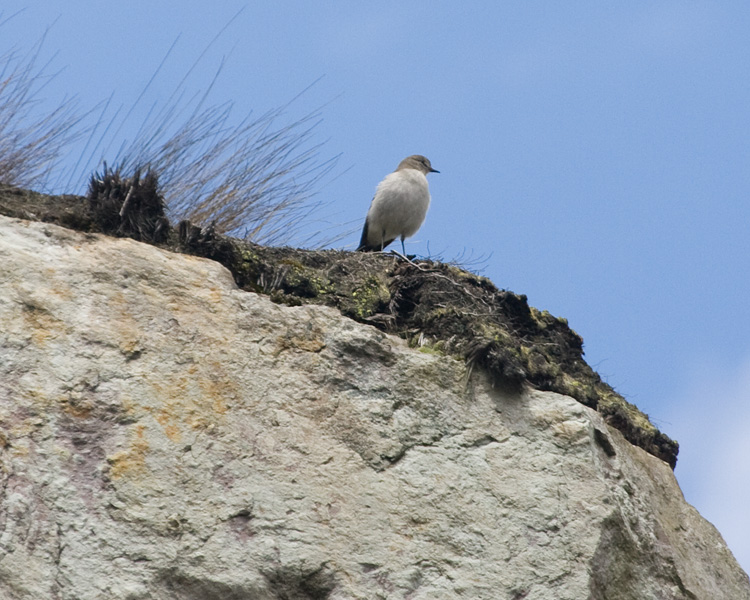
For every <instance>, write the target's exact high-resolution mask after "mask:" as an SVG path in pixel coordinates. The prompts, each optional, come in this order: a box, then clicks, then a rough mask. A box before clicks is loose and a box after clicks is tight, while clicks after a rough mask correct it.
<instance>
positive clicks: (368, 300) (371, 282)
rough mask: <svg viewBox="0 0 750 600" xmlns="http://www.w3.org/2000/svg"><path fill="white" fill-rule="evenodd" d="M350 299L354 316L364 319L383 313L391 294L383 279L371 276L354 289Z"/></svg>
mask: <svg viewBox="0 0 750 600" xmlns="http://www.w3.org/2000/svg"><path fill="white" fill-rule="evenodd" d="M351 299H352V309H353V310H352V312H353V314H354V316H356V317H357V318H359V319H366V318H367V317H370V316H372V315H374V314H376V313H378V312H382V311H383V309H384V308H385V307H386V306H387V305H388V302H389V301H390V299H391V292H390V290H389V289H388V284H387V281H386V279H385V277H383V276H382V275H373V276H371V277H368V278H367V279H365V280H364V281H363V282H362V284H361V285H358V286H357V287H355V288H354V290H353V291H352V293H351Z"/></svg>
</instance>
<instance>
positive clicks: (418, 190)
mask: <svg viewBox="0 0 750 600" xmlns="http://www.w3.org/2000/svg"><path fill="white" fill-rule="evenodd" d="M427 173H440V171H437V170H436V169H433V168H432V165H431V164H430V161H429V160H428V159H427V158H425V157H424V156H422V155H421V154H414V155H413V156H407V157H406V158H405V159H404V160H402V161H401V162H400V163H399V165H398V167H397V168H396V170H395V171H394V172H393V173H391V174H389V175H386V176H385V179H383V181H381V182H380V183H379V184H378V187H377V189H376V190H375V197H374V198H373V199H372V204H370V210H368V211H367V218H366V219H365V226H364V228H363V229H362V239H361V240H360V241H359V247H358V248H357V250H358V251H361V252H371V251H373V250H383V249H384V248H385V247H386V246H387V245H388V244H390V243H391V242H392V241H393V240H395V239H396V238H397V237H400V238H401V250H403V253H404V256H405V255H406V249H405V248H404V238H407V237H411V236H412V235H414V234H415V233H417V230H418V229H419V228H420V227H421V226H422V223H424V218H425V215H426V214H427V208H428V207H429V206H430V189H429V187H428V185H427V177H426V175H427Z"/></svg>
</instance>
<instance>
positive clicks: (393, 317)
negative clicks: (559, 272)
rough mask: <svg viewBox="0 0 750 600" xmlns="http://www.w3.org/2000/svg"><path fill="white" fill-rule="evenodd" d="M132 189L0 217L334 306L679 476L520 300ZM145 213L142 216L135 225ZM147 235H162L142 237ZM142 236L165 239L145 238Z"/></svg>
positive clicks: (14, 198) (668, 446)
mask: <svg viewBox="0 0 750 600" xmlns="http://www.w3.org/2000/svg"><path fill="white" fill-rule="evenodd" d="M135 183H136V182H134V181H132V180H128V179H125V180H123V179H122V178H120V179H119V180H116V181H115V180H113V181H110V182H103V184H102V185H101V186H99V187H97V190H98V191H97V193H96V198H99V197H100V196H101V198H103V199H104V200H103V201H99V200H94V195H93V194H90V196H89V198H81V197H77V196H58V197H50V196H44V195H41V194H36V193H33V192H26V191H23V190H17V189H13V188H8V187H0V213H1V214H6V215H9V216H16V217H22V218H34V219H37V220H43V221H51V222H56V223H59V224H61V225H64V226H67V227H73V228H75V229H79V230H82V231H91V232H95V231H106V232H108V233H110V234H115V235H127V236H129V237H136V239H141V240H144V241H150V242H151V243H157V244H159V245H160V246H162V247H164V248H167V249H170V250H173V251H176V252H183V253H189V254H193V255H197V256H202V257H206V258H210V259H213V260H216V261H218V262H220V263H221V264H223V265H224V266H226V267H227V268H228V269H229V270H230V271H231V272H232V274H233V276H234V279H235V281H236V282H237V285H238V286H240V287H241V288H243V289H245V290H248V291H253V292H258V293H263V294H267V295H269V296H270V297H271V298H272V299H273V300H274V301H276V302H279V303H284V304H288V305H299V304H304V303H312V304H324V305H327V306H332V307H335V308H337V309H339V310H340V311H341V312H342V313H343V314H345V315H347V316H349V317H351V318H353V319H356V320H357V321H360V322H363V323H369V324H371V325H374V326H375V327H378V328H379V329H382V330H383V331H387V332H389V333H392V334H395V335H399V336H401V337H403V338H405V339H407V340H408V341H409V343H410V344H412V345H414V346H421V347H423V348H425V349H428V350H432V351H436V352H443V353H446V354H451V355H455V356H458V357H461V358H462V359H464V360H466V361H467V363H468V364H469V365H470V367H471V368H481V369H484V370H485V371H486V372H487V373H488V374H489V375H490V376H491V377H492V378H493V379H494V381H495V384H496V385H499V386H504V387H506V388H510V389H516V390H520V389H521V388H522V387H523V386H527V385H529V386H532V387H534V388H537V389H540V390H548V391H554V392H559V393H561V394H566V395H569V396H571V397H573V398H575V399H577V400H578V401H579V402H581V403H583V404H585V405H586V406H589V407H591V408H594V409H596V410H598V411H599V412H600V413H601V414H602V415H603V416H604V418H605V419H606V420H607V421H608V422H609V423H610V424H611V425H612V426H614V427H616V428H617V429H619V430H620V431H621V432H622V433H623V435H624V436H625V437H626V438H627V439H628V440H629V441H630V442H632V443H633V444H636V445H638V446H640V447H642V448H643V449H645V450H646V451H648V452H650V453H651V454H653V455H655V456H658V457H659V458H661V459H662V460H664V461H666V462H667V463H669V464H670V465H671V466H672V467H674V466H675V464H676V462H677V452H678V445H677V443H676V442H675V441H673V440H671V439H670V438H669V437H667V436H666V435H664V434H663V433H661V432H660V431H659V430H658V429H657V428H656V427H655V426H654V425H653V424H652V423H651V422H650V421H649V419H648V417H647V416H646V415H644V414H643V413H641V412H640V411H639V410H638V409H637V408H636V407H635V406H633V405H632V404H630V403H628V402H627V401H626V400H625V399H624V398H622V396H620V395H619V394H617V393H616V392H615V391H614V390H613V389H612V388H611V387H610V386H609V385H608V384H607V383H605V382H603V381H602V380H601V378H600V377H599V375H598V374H597V373H596V372H594V371H593V369H591V367H590V366H589V365H588V364H587V363H586V361H585V360H584V358H583V344H582V340H581V338H580V337H579V336H578V335H577V334H576V333H575V332H574V331H573V330H571V329H570V328H569V327H568V324H567V322H566V321H565V320H564V319H560V318H556V317H554V316H552V315H550V314H549V313H547V312H540V311H538V310H536V309H535V308H533V307H530V306H529V305H528V302H527V300H526V297H525V296H522V295H517V294H514V293H512V292H509V291H505V290H499V289H498V288H497V287H495V285H494V284H493V283H492V282H491V281H489V280H488V279H486V278H484V277H479V276H477V275H474V274H473V273H469V272H467V271H464V270H461V269H459V268H457V267H455V266H451V265H446V264H443V263H437V262H432V261H419V262H417V263H416V264H411V263H408V262H405V261H403V260H401V259H399V258H397V257H395V256H393V255H388V254H369V253H368V254H366V253H358V252H345V251H337V250H326V251H309V250H299V249H292V248H274V247H266V246H260V245H257V244H253V243H250V242H247V241H244V240H240V239H236V238H231V237H228V236H225V235H222V234H220V233H218V232H217V231H216V229H215V228H213V227H205V228H204V227H199V226H197V225H193V224H191V223H190V222H188V221H182V222H180V223H179V224H178V225H177V227H170V226H169V224H168V222H167V221H166V216H164V215H163V214H159V213H158V210H157V211H156V212H152V209H153V208H154V207H158V206H159V203H158V193H156V192H154V193H155V194H156V195H155V197H154V198H152V199H151V200H145V199H143V198H142V197H141V196H140V193H141V192H139V196H138V197H139V198H140V199H139V200H138V201H137V202H134V201H133V197H134V196H132V195H131V196H130V198H131V199H130V201H129V202H131V203H132V204H131V205H130V206H125V204H126V200H127V198H128V193H129V190H130V189H131V188H134V185H135ZM139 185H141V183H140V180H139ZM148 189H152V190H156V189H158V186H156V185H152V184H148V185H145V186H142V191H143V190H148ZM101 190H112V191H107V192H102V191H101ZM133 194H135V192H133ZM124 206H125V208H123V207H124ZM139 210H145V211H146V212H145V214H143V215H141V216H139V215H138V214H137V213H138V211H139ZM125 220H128V223H125ZM142 223H146V224H156V225H155V226H154V227H151V225H149V227H150V228H148V227H147V228H145V229H144V227H143V226H142V225H139V224H142ZM133 224H135V226H133ZM144 231H156V232H158V235H155V236H154V235H151V237H149V235H144ZM138 236H140V237H138Z"/></svg>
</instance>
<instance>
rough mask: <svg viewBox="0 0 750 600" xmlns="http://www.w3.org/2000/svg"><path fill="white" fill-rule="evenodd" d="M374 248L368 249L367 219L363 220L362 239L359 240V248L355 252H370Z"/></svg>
mask: <svg viewBox="0 0 750 600" xmlns="http://www.w3.org/2000/svg"><path fill="white" fill-rule="evenodd" d="M373 250H376V248H370V247H368V245H367V219H365V226H364V227H363V228H362V237H361V238H360V240H359V246H358V247H357V252H372V251H373Z"/></svg>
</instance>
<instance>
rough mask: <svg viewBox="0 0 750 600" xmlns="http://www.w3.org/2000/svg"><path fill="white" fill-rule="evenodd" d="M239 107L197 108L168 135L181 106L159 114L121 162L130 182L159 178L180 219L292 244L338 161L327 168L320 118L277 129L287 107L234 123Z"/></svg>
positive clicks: (253, 238)
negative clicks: (315, 135) (133, 177)
mask: <svg viewBox="0 0 750 600" xmlns="http://www.w3.org/2000/svg"><path fill="white" fill-rule="evenodd" d="M231 108H232V106H231V104H229V105H223V106H219V107H211V108H207V109H203V110H196V111H194V112H193V114H191V115H190V116H189V117H188V118H187V119H185V120H184V122H183V123H182V124H179V122H178V124H177V125H176V126H175V127H174V129H173V130H174V132H173V133H171V134H168V133H167V132H168V130H169V129H170V126H171V125H174V124H175V121H176V119H175V116H176V115H178V114H179V112H180V111H179V109H178V106H177V105H174V106H171V107H170V108H169V109H168V110H167V112H166V113H165V114H160V115H157V118H156V119H155V120H154V126H153V127H144V128H142V131H147V132H149V133H148V135H141V136H139V137H138V138H136V139H135V141H134V142H133V143H132V144H131V145H130V147H129V148H128V149H127V150H125V152H124V157H123V158H122V159H121V160H119V161H118V162H117V170H118V171H120V172H121V173H123V174H125V175H126V176H127V175H129V174H130V173H134V172H137V171H139V170H140V171H147V170H150V171H151V172H153V173H156V174H157V176H158V178H159V184H160V190H161V193H162V194H163V195H164V198H165V200H166V204H167V207H168V212H169V215H170V217H172V218H173V219H188V220H190V221H193V222H195V223H198V224H201V225H209V224H211V223H213V224H214V228H215V230H216V231H218V232H220V233H226V234H229V235H234V236H238V237H242V238H245V239H248V240H251V241H253V242H256V243H260V244H283V243H288V242H289V241H291V240H292V239H294V237H295V236H296V235H297V234H298V233H299V231H300V227H301V225H302V224H303V221H304V219H305V217H307V216H308V215H309V214H310V213H311V212H312V211H314V210H315V209H316V208H317V207H318V204H317V203H315V202H314V201H313V196H314V195H315V192H316V189H317V187H318V185H319V183H320V182H321V179H322V178H323V177H324V176H326V175H327V174H328V173H329V172H330V170H331V169H332V168H333V166H334V165H335V162H336V159H335V158H334V159H330V160H328V161H324V162H321V161H320V160H319V159H318V153H319V150H320V144H314V143H312V141H311V139H312V132H313V129H314V128H315V126H316V124H317V123H318V122H319V121H320V115H319V114H318V113H317V112H315V113H311V114H308V115H307V116H305V117H303V118H302V119H300V120H298V121H295V122H294V123H292V124H291V125H277V122H278V121H280V120H281V117H282V116H283V113H284V108H281V109H277V110H274V111H270V112H268V113H265V114H263V115H261V116H260V117H258V118H255V119H252V118H251V117H250V116H248V117H247V118H245V119H244V120H242V121H241V122H240V123H239V124H237V125H231V124H230V116H231Z"/></svg>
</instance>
